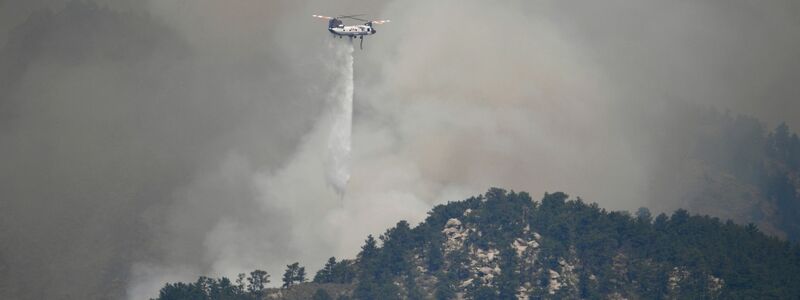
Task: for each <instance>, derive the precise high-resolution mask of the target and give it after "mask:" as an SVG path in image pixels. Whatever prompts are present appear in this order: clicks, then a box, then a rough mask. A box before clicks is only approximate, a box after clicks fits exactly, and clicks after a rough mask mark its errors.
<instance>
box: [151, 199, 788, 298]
mask: <svg viewBox="0 0 800 300" xmlns="http://www.w3.org/2000/svg"><path fill="white" fill-rule="evenodd" d="M298 271H299V265H297V264H292V265H289V266H287V272H286V274H284V276H283V279H282V280H283V283H284V284H283V286H282V287H281V288H276V289H267V288H265V287H264V285H265V284H266V283H267V282H268V281H269V275H268V274H266V272H263V271H255V272H254V273H251V274H250V276H245V275H244V274H242V275H240V278H239V279H238V280H236V283H232V282H231V280H229V279H227V278H220V279H209V278H205V277H201V278H200V279H199V280H198V281H197V282H195V283H188V284H186V283H175V284H167V285H166V286H165V287H164V288H163V289H162V290H161V292H160V295H159V298H158V299H161V300H166V299H270V298H279V299H308V298H313V299H462V298H466V299H557V298H559V299H561V298H567V299H577V298H582V299H598V298H602V299H625V298H627V299H699V298H707V299H739V298H759V299H764V298H778V299H794V298H798V297H800V286H798V285H796V284H794V283H796V282H800V247H798V245H797V244H793V243H790V242H787V241H784V240H781V239H778V238H776V237H771V236H767V235H765V234H763V233H762V232H760V231H759V229H758V228H757V227H756V226H755V225H752V224H749V225H747V226H740V225H737V224H734V223H733V222H731V221H721V220H719V219H717V218H712V217H708V216H698V215H690V214H689V213H688V212H687V211H685V210H678V211H676V212H674V213H673V214H672V215H670V216H668V215H665V214H660V215H658V216H655V217H653V216H651V214H650V212H649V211H648V210H647V209H645V208H642V209H640V210H639V211H638V212H637V213H636V214H635V215H631V214H630V213H628V212H613V211H606V210H605V209H602V208H600V207H598V205H596V204H587V203H585V202H583V201H582V200H581V199H580V198H578V199H574V200H568V196H567V195H566V194H564V193H553V194H545V196H544V197H543V198H542V199H541V201H533V200H532V199H531V197H530V196H529V195H528V194H527V193H524V192H520V193H517V192H513V191H511V192H507V191H505V190H502V189H496V188H493V189H490V190H489V191H488V192H487V193H486V194H485V195H482V196H478V197H473V198H469V199H466V200H464V201H458V202H450V203H448V204H446V205H439V206H436V207H435V208H434V209H433V210H432V211H431V212H430V213H429V216H428V217H427V219H426V220H425V221H424V222H423V223H421V224H419V225H417V226H415V227H412V226H411V225H410V224H408V223H407V222H405V221H400V222H398V223H397V225H396V226H395V227H393V228H390V229H388V230H387V231H386V232H385V233H384V234H383V235H381V236H380V237H379V238H378V239H375V238H373V237H372V236H369V237H367V239H366V241H365V244H364V245H363V246H362V250H361V252H360V253H359V254H358V256H357V258H355V259H354V260H343V261H341V262H337V261H336V260H335V259H334V258H331V259H330V260H329V261H328V263H327V264H326V266H325V267H324V268H323V269H322V270H320V271H319V272H317V274H316V276H314V279H313V281H314V282H313V283H304V282H305V281H306V280H307V278H306V276H305V275H304V274H302V275H303V276H299V275H300V274H298ZM303 273H304V271H303Z"/></svg>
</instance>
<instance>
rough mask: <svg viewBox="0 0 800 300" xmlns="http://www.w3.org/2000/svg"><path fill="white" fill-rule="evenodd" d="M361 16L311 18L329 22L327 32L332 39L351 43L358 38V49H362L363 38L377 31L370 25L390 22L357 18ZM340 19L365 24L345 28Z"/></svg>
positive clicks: (316, 16) (318, 16)
mask: <svg viewBox="0 0 800 300" xmlns="http://www.w3.org/2000/svg"><path fill="white" fill-rule="evenodd" d="M360 16H363V15H349V16H338V17H327V16H321V15H312V17H315V18H320V19H325V20H329V21H328V31H329V32H330V33H332V34H333V36H334V37H337V36H338V37H339V38H343V37H349V38H350V40H351V41H352V40H353V39H354V38H358V39H359V40H361V43H360V45H359V48H360V49H362V50H363V49H364V36H367V35H373V34H375V33H377V32H378V31H377V30H375V28H373V27H372V25H379V24H385V23H389V22H391V21H390V20H365V19H361V18H358V17H360ZM342 19H352V20H356V21H362V22H366V23H364V25H348V26H345V25H344V22H342Z"/></svg>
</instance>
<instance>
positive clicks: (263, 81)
mask: <svg viewBox="0 0 800 300" xmlns="http://www.w3.org/2000/svg"><path fill="white" fill-rule="evenodd" d="M97 2H98V3H99V6H98V7H95V8H92V7H91V6H88V5H85V4H76V3H71V4H68V2H67V1H64V0H38V1H23V0H0V47H2V50H1V51H2V52H0V156H2V157H3V159H2V160H0V297H1V298H21V299H41V298H70V297H72V298H87V297H88V298H93V297H99V296H102V297H110V298H123V297H127V298H129V299H142V298H147V297H150V296H153V295H154V294H155V293H156V292H157V289H158V288H159V287H160V285H163V283H164V282H165V281H168V280H169V281H175V280H193V279H194V278H196V277H197V276H198V275H201V274H206V275H211V276H220V275H226V276H232V275H234V274H235V273H238V272H245V271H250V270H252V269H254V268H262V269H265V270H267V271H268V272H270V274H272V276H273V277H272V279H273V281H278V280H279V275H280V273H281V272H282V267H283V266H284V265H286V264H288V263H291V262H294V261H300V262H301V263H302V264H303V265H306V266H307V267H308V268H309V269H310V271H312V272H313V271H315V270H316V269H317V268H318V267H319V266H320V265H321V264H322V263H323V262H324V261H325V259H327V257H329V256H332V255H335V256H337V257H353V255H354V254H355V253H356V251H357V250H358V248H359V246H360V245H361V243H362V241H363V239H364V238H365V236H366V235H367V234H379V233H381V232H383V230H385V229H386V228H387V227H389V226H391V225H393V224H394V223H396V222H397V221H398V220H400V219H407V220H409V221H411V222H412V224H413V223H416V222H419V221H421V220H422V219H424V217H425V213H426V211H427V210H429V209H430V208H431V207H432V206H433V205H435V204H438V203H444V202H446V201H449V200H460V199H463V198H465V197H467V196H470V195H475V194H478V193H481V192H482V191H485V190H486V189H487V188H488V187H491V186H499V187H504V188H509V189H515V190H525V191H528V192H530V193H532V194H534V195H536V194H542V193H544V192H545V191H557V190H560V191H565V192H567V193H569V194H570V195H573V196H580V197H582V198H584V199H586V200H588V201H595V202H598V203H600V205H601V206H603V207H606V208H610V209H627V210H633V209H636V208H638V207H640V206H647V205H651V204H653V202H654V201H667V200H665V199H669V195H661V193H663V191H664V190H669V188H670V187H669V186H667V187H665V186H660V185H659V182H658V181H657V180H656V178H657V174H662V173H663V172H665V171H664V170H669V168H670V166H671V165H673V163H674V161H673V160H674V159H676V157H680V155H676V153H681V150H680V149H681V147H682V146H681V142H682V141H683V139H682V136H681V135H682V133H683V132H684V131H691V124H694V123H693V122H696V120H694V119H693V118H695V117H696V115H695V114H692V113H688V112H692V111H694V110H696V109H705V108H713V109H718V110H722V111H724V110H730V111H731V112H733V113H742V114H748V115H753V116H756V117H758V118H760V119H761V120H763V121H764V122H766V123H767V125H769V126H773V125H774V124H777V123H778V122H781V121H786V122H787V123H788V124H789V125H790V126H791V127H793V128H800V101H798V99H797V95H800V93H799V92H800V85H797V84H796V82H798V80H800V75H799V74H798V70H800V56H798V55H797V53H800V34H798V33H800V4H798V3H797V2H796V1H790V0H774V1H746V0H709V1H682V0H681V1H666V0H663V1H655V0H646V1H622V0H611V1H601V2H597V1H563V0H562V1H555V0H553V1H507V2H503V4H502V5H499V4H498V3H494V2H492V3H490V2H485V1H399V0H394V1H264V0H232V1H215V0H151V1H134V0H114V1H97ZM43 9H47V10H49V11H50V13H47V12H44V11H42V10H43ZM347 13H364V14H368V15H369V16H370V17H374V18H388V19H391V20H392V23H389V24H387V25H381V27H378V28H377V30H378V34H376V35H375V36H371V37H369V38H368V39H366V40H365V45H364V46H365V49H364V50H363V51H359V50H356V51H354V54H353V55H354V59H355V68H354V69H355V71H354V75H355V76H354V77H355V92H354V93H355V98H354V100H355V108H354V110H355V115H354V117H353V135H352V142H353V144H352V149H353V153H352V157H351V162H352V166H351V170H352V174H351V179H350V182H349V184H348V186H347V190H346V192H345V193H344V195H343V196H342V195H339V194H338V193H337V192H336V191H335V189H334V188H332V187H331V186H330V185H329V184H327V183H326V182H325V162H324V159H323V157H324V148H325V141H326V139H327V138H328V137H327V135H326V134H327V131H326V129H327V127H326V125H329V123H327V122H328V121H326V118H328V117H327V116H328V115H329V112H330V110H331V107H332V106H331V105H332V100H331V99H332V98H335V94H336V92H335V91H336V90H337V85H339V84H341V78H342V74H341V73H342V70H341V62H340V59H341V58H342V54H341V53H340V52H337V51H339V50H341V47H342V45H341V44H343V43H344V44H345V47H346V46H347V43H348V42H347V40H333V39H332V38H331V37H330V35H329V33H327V31H326V25H327V24H326V22H324V21H320V20H317V19H313V18H311V17H310V16H311V15H312V14H325V15H338V14H347ZM654 191H658V192H659V193H660V194H659V195H654ZM662 206H665V207H670V206H669V205H662ZM76 274H81V276H76ZM43 287H46V288H43Z"/></svg>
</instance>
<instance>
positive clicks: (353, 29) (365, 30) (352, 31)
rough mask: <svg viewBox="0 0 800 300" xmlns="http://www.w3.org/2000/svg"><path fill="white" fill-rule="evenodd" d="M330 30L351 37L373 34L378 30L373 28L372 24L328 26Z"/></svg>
mask: <svg viewBox="0 0 800 300" xmlns="http://www.w3.org/2000/svg"><path fill="white" fill-rule="evenodd" d="M328 31H330V33H333V34H335V35H338V36H349V37H362V36H365V35H372V34H375V33H376V32H377V31H376V30H375V28H372V26H369V25H352V26H337V27H328Z"/></svg>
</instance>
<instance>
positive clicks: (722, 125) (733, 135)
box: [652, 110, 800, 241]
mask: <svg viewBox="0 0 800 300" xmlns="http://www.w3.org/2000/svg"><path fill="white" fill-rule="evenodd" d="M692 119H693V120H694V121H692V124H691V125H689V126H690V127H691V128H692V129H691V130H692V132H693V133H692V134H689V135H688V136H691V138H689V139H688V140H679V141H676V142H675V144H676V145H674V147H676V148H681V149H684V150H681V151H679V152H678V153H679V154H678V155H680V156H681V157H680V159H677V160H676V161H678V162H677V163H674V165H672V166H670V167H668V168H664V170H663V171H662V173H663V174H667V175H666V176H661V177H659V178H657V180H659V181H661V182H662V183H663V182H670V181H672V183H670V184H661V185H662V186H664V187H666V188H667V189H666V190H659V191H655V196H658V195H661V196H662V197H661V198H660V199H658V200H656V201H653V202H652V205H653V207H654V208H657V209H659V210H666V211H672V210H675V209H677V208H685V209H688V210H689V211H692V212H695V213H701V214H708V215H712V216H717V217H720V218H724V219H733V220H734V221H736V222H737V223H742V224H746V223H754V224H757V225H758V226H759V227H760V228H762V229H763V231H765V232H766V233H769V234H774V235H778V236H781V237H785V238H788V239H789V240H794V241H797V240H798V238H800V221H798V220H800V138H798V136H797V134H796V133H793V132H792V130H791V129H790V128H789V127H788V126H787V125H786V124H785V123H781V124H779V125H777V126H776V127H775V128H774V129H773V130H768V129H766V126H765V125H764V123H762V122H761V121H759V120H757V119H755V118H752V117H748V116H742V115H739V116H732V115H730V114H727V113H726V114H723V113H719V112H717V111H715V110H709V111H704V112H702V113H699V114H697V115H696V116H693V118H692Z"/></svg>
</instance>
